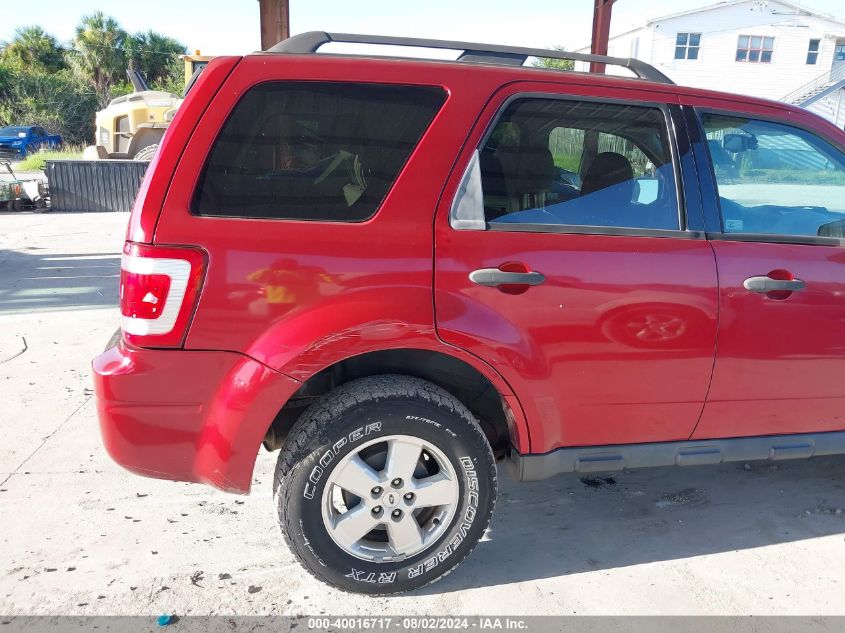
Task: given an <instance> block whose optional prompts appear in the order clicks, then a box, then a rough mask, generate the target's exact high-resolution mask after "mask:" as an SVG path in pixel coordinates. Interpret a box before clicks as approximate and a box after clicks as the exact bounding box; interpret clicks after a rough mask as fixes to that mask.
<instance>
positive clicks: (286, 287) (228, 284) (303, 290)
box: [155, 55, 507, 391]
mask: <svg viewBox="0 0 845 633" xmlns="http://www.w3.org/2000/svg"><path fill="white" fill-rule="evenodd" d="M326 57H327V56H325V57H324V56H302V57H298V56H289V55H284V56H281V55H255V56H250V57H247V58H244V60H243V61H241V62H240V64H239V65H238V66H237V68H236V70H235V72H233V73H232V74H231V75H230V76H229V77H228V79H227V80H226V81H225V83H224V85H223V86H222V87H221V89H220V90H219V92H218V93H217V94H216V96H215V97H214V99H213V101H212V102H211V104H210V106H209V107H208V108H207V110H206V111H205V114H204V115H203V116H202V119H201V120H200V121H199V123H198V125H197V126H196V129H195V130H194V132H193V134H192V135H191V137H190V140H189V141H188V142H187V143H186V145H185V150H184V153H183V155H182V159H181V161H179V163H178V165H177V166H176V168H175V173H174V176H173V179H172V184H171V186H170V189H169V191H168V193H167V196H166V199H165V200H164V204H163V212H162V214H161V219H160V221H159V223H158V226H157V228H156V230H155V241H156V243H179V244H194V245H197V246H200V247H202V248H203V249H205V250H206V251H207V252H208V255H209V264H208V273H207V278H206V282H205V284H204V288H203V291H202V295H201V298H200V301H199V304H198V307H197V311H196V315H195V317H194V321H193V323H192V326H191V329H190V332H189V334H188V338H187V341H186V348H188V349H218V350H231V351H238V352H241V353H245V354H248V355H250V356H251V357H253V358H255V359H257V360H259V361H261V362H262V363H265V364H267V365H269V366H270V367H272V368H274V369H277V370H279V371H281V372H283V373H286V374H287V375H289V376H291V377H293V378H296V379H298V380H304V379H307V378H308V377H310V376H311V375H313V374H314V373H316V372H317V371H319V370H320V369H322V368H324V367H326V366H328V365H331V364H332V363H335V362H337V361H339V360H342V359H343V358H347V357H351V356H355V355H358V354H361V353H365V352H368V351H373V350H382V349H389V348H399V347H402V348H421V349H441V348H444V347H447V346H445V345H444V344H442V343H441V342H440V341H439V340H438V339H437V337H436V334H435V330H434V315H433V305H432V288H431V285H432V275H433V267H432V258H433V244H432V222H433V217H434V210H435V208H436V206H437V201H438V198H439V196H440V192H441V189H442V183H443V182H445V180H446V177H447V176H448V174H449V171H450V169H451V167H452V165H453V163H454V161H455V158H456V156H457V154H458V152H459V151H460V147H461V145H462V143H463V141H464V139H465V137H466V133H467V130H468V129H469V128H470V127H471V124H472V122H473V121H474V120H475V117H476V116H477V113H478V112H479V111H480V110H481V108H482V106H483V104H484V102H485V100H486V99H487V97H488V96H489V94H491V93H492V92H493V91H494V90H495V87H497V86H498V85H499V83H500V79H499V77H498V76H497V75H495V74H493V73H480V74H476V73H472V74H467V73H464V74H463V75H462V74H461V73H460V72H456V70H455V69H449V68H448V67H446V66H444V68H443V69H442V70H441V69H439V68H438V67H436V66H432V65H430V64H429V65H424V64H418V63H414V62H410V61H409V62H407V63H405V62H402V63H396V62H395V61H393V62H391V61H385V60H366V62H362V60H360V59H358V60H356V59H338V58H326ZM206 72H208V71H206ZM410 77H413V80H410V79H409V78H410ZM286 79H287V80H315V79H320V80H325V81H356V82H373V83H396V84H415V85H428V86H440V87H442V88H443V89H444V90H445V91H446V93H447V98H446V101H445V104H444V106H443V107H442V109H441V111H440V112H439V113H438V115H437V116H436V118H435V122H434V123H433V124H432V125H431V126H430V128H429V129H428V131H427V132H426V133H425V134H424V136H423V138H422V140H421V141H420V143H419V145H418V146H417V148H416V150H415V151H414V152H413V153H412V155H411V157H410V159H409V160H408V162H407V163H406V165H405V167H404V168H403V170H402V172H401V174H400V176H399V178H398V179H397V181H396V183H395V185H394V187H393V189H392V190H391V192H390V193H389V194H388V195H387V197H386V198H385V200H384V202H383V203H382V206H381V208H380V210H379V211H378V212H377V213H376V214H375V216H374V217H373V218H371V219H370V220H367V221H365V222H360V223H344V222H308V221H297V220H265V219H239V218H225V217H198V216H194V215H191V213H190V212H189V207H190V199H191V196H192V193H193V191H194V187H195V183H196V181H197V179H198V176H199V173H200V170H201V168H202V166H203V164H204V161H205V158H206V156H207V155H208V153H209V150H210V148H211V146H212V144H213V141H214V139H215V138H216V136H217V134H218V131H219V130H220V128H221V126H222V125H223V123H224V121H225V120H226V118H227V116H228V115H229V113H230V112H231V110H232V108H233V107H234V106H235V104H236V103H237V101H238V99H239V98H240V97H241V96H242V95H243V94H244V93H245V92H246V91H247V90H249V89H250V88H251V87H252V86H255V85H257V84H259V83H262V82H265V81H271V80H286ZM460 82H463V84H462V86H461V89H458V90H456V89H453V87H454V85H455V84H457V83H460ZM181 114H182V113H180V115H181ZM168 142H171V141H168ZM162 153H165V152H162ZM455 354H456V355H461V356H467V355H466V354H465V353H463V354H462V353H460V352H458V351H457V350H455ZM474 362H475V363H478V361H477V360H474ZM487 371H489V368H488V370H487ZM503 390H505V391H507V390H506V389H504V388H503Z"/></svg>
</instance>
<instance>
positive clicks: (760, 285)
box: [742, 275, 807, 294]
mask: <svg viewBox="0 0 845 633" xmlns="http://www.w3.org/2000/svg"><path fill="white" fill-rule="evenodd" d="M742 287H743V288H745V289H746V290H750V291H751V292H759V293H760V294H768V293H770V292H778V291H781V292H784V291H786V292H798V291H799V290H804V288H806V287H807V284H805V283H804V282H803V281H802V280H801V279H772V278H771V277H766V276H765V275H761V276H759V277H749V278H748V279H746V280H745V281H743V282H742Z"/></svg>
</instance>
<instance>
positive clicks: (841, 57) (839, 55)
mask: <svg viewBox="0 0 845 633" xmlns="http://www.w3.org/2000/svg"><path fill="white" fill-rule="evenodd" d="M834 57H836V61H838V62H845V44H837V45H836V52H835V53H834Z"/></svg>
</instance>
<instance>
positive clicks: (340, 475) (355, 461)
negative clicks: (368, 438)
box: [333, 455, 380, 498]
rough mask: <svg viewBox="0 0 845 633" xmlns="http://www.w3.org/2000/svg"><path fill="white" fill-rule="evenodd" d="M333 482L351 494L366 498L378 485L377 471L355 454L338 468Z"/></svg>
mask: <svg viewBox="0 0 845 633" xmlns="http://www.w3.org/2000/svg"><path fill="white" fill-rule="evenodd" d="M333 479H334V482H335V483H336V484H337V485H338V486H340V487H341V488H343V489H344V490H346V491H348V492H351V493H352V494H354V495H356V496H358V497H361V498H366V497H367V496H368V495H369V494H370V490H372V489H373V488H374V487H375V486H378V485H380V479H379V476H378V473H376V471H374V470H373V469H372V468H370V467H369V466H368V465H367V463H366V462H365V461H364V460H363V459H361V458H360V457H358V456H357V455H355V456H353V457H352V458H351V459H349V460H348V461H347V462H346V463H345V464H343V465H342V466H341V467H340V468H338V472H337V474H336V475H335V476H334V477H333Z"/></svg>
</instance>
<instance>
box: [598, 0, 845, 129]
mask: <svg viewBox="0 0 845 633" xmlns="http://www.w3.org/2000/svg"><path fill="white" fill-rule="evenodd" d="M608 48H609V50H608V54H610V55H613V56H617V57H636V58H638V59H641V60H643V61H646V62H649V63H650V64H652V65H654V66H656V67H657V68H658V69H660V70H661V71H662V72H663V73H664V74H665V75H667V76H668V77H669V78H670V79H672V80H673V81H674V82H676V83H678V84H684V85H689V86H695V87H699V88H712V89H715V90H725V91H728V92H737V93H741V94H748V95H754V96H758V97H766V98H769V99H775V100H779V101H788V102H790V103H795V104H797V105H802V106H804V107H807V108H808V109H810V110H813V111H814V112H816V113H817V114H820V115H822V116H824V117H825V118H827V119H828V120H830V121H833V122H834V123H836V124H837V125H838V126H839V127H843V126H845V23H843V22H840V21H838V20H836V19H835V18H833V17H831V16H828V15H824V14H821V13H818V12H816V11H813V10H811V9H808V8H806V7H803V6H800V5H798V4H794V3H792V2H784V1H783V0H776V1H763V0H728V1H726V2H720V3H719V4H715V5H710V6H706V7H703V8H700V9H693V10H690V11H683V12H681V13H675V14H672V15H666V16H662V17H656V18H652V19H649V20H647V21H646V23H645V24H644V25H643V26H640V27H638V28H635V29H633V30H630V31H627V32H625V33H620V34H618V35H614V36H612V37H611V38H610V43H609V47H608Z"/></svg>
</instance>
